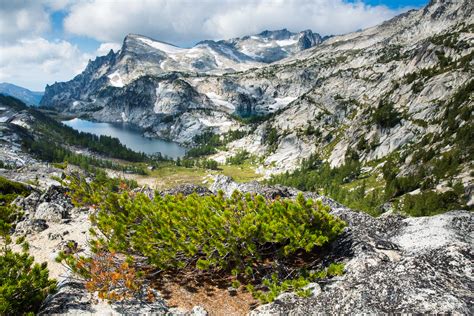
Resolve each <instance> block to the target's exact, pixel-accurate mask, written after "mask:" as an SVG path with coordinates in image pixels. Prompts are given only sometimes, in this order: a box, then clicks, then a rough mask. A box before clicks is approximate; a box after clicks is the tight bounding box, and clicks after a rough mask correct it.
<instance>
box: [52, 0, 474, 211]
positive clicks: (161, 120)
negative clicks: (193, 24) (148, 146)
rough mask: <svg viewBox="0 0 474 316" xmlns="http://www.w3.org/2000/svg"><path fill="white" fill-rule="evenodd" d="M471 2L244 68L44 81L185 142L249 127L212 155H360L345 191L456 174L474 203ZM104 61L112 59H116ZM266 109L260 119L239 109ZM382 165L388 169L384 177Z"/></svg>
mask: <svg viewBox="0 0 474 316" xmlns="http://www.w3.org/2000/svg"><path fill="white" fill-rule="evenodd" d="M473 7H474V4H473V3H472V2H471V1H468V0H433V1H431V2H430V3H429V4H428V5H427V6H426V7H425V8H423V9H420V10H412V11H409V12H407V13H405V14H402V15H400V16H397V17H395V18H393V19H391V20H390V21H387V22H385V23H383V24H381V25H379V26H376V27H373V28H369V29H367V30H363V31H360V32H355V33H350V34H347V35H343V36H336V37H332V38H330V39H327V40H326V41H324V42H322V43H321V44H319V45H316V46H314V47H312V48H309V49H307V50H303V51H301V52H299V53H297V54H296V55H294V56H291V57H288V58H285V59H282V60H280V61H277V62H274V63H271V64H270V65H266V66H263V67H259V68H256V69H249V70H246V71H243V72H229V73H224V74H222V75H217V74H212V73H207V72H202V73H198V74H193V73H189V72H186V73H183V72H168V73H160V74H159V75H153V76H151V75H142V76H140V77H138V78H137V79H135V80H134V81H131V82H130V83H129V84H127V85H125V86H124V87H122V88H118V87H111V86H110V85H109V84H108V79H107V78H106V77H104V76H103V75H102V76H100V74H101V73H105V70H104V71H102V70H101V69H99V68H97V67H95V66H93V65H92V64H90V65H89V66H88V68H87V69H86V71H85V72H84V73H83V74H81V75H80V76H78V78H76V79H74V80H73V81H71V82H69V83H61V84H58V85H54V86H51V87H49V88H48V89H47V91H46V96H45V98H44V99H43V104H44V105H49V106H55V107H56V108H62V109H64V110H65V111H68V112H76V113H86V114H88V115H90V116H92V117H94V118H95V119H98V120H103V121H115V120H119V121H121V120H127V121H129V122H131V123H135V124H137V125H139V126H141V127H142V128H143V129H144V130H145V131H146V133H147V134H148V135H151V136H159V137H167V138H171V139H173V140H176V141H179V142H191V141H192V139H193V136H194V135H197V134H200V133H202V132H204V131H206V130H207V129H211V130H212V131H214V132H215V133H223V132H225V131H227V130H229V129H237V128H241V129H242V128H243V129H245V130H247V131H249V133H248V135H247V136H245V137H243V138H242V139H240V140H238V141H235V142H233V143H231V144H229V145H228V151H226V152H222V153H220V154H218V155H216V156H214V157H213V158H214V159H216V160H218V161H220V162H224V161H225V159H226V158H227V157H229V156H231V155H234V154H236V153H238V152H239V151H242V150H245V151H248V152H250V154H252V155H256V156H260V157H261V159H262V161H263V166H262V168H260V169H259V171H260V172H262V173H264V174H266V175H270V174H274V173H281V172H285V171H291V170H294V169H295V168H297V167H298V166H300V165H301V163H302V159H304V158H310V156H313V161H315V160H318V159H319V160H322V161H326V162H327V163H329V164H330V166H332V167H341V166H345V165H347V163H348V162H351V161H356V162H357V163H358V164H359V165H357V166H358V168H359V170H358V172H355V173H354V174H352V175H351V176H350V177H349V178H347V179H345V180H344V181H343V182H342V183H338V184H341V185H347V186H348V187H347V189H348V190H353V189H354V188H357V187H361V186H362V184H363V183H369V184H370V187H367V189H366V190H364V192H366V191H367V192H368V191H370V190H376V191H375V192H379V191H383V190H385V191H389V190H392V191H394V193H391V194H388V193H387V192H385V193H384V194H387V198H393V197H398V196H401V195H404V194H406V193H409V192H412V193H417V192H419V191H420V190H425V191H426V190H431V189H435V190H437V191H446V190H451V189H453V187H454V186H455V184H456V183H461V184H462V187H463V188H464V189H463V190H464V191H465V192H467V193H466V194H467V196H468V197H470V199H471V200H468V202H469V203H471V204H472V203H474V201H473V200H472V170H473V166H472V161H473V144H472V141H471V140H472V139H474V135H473V122H472V110H473V94H472V90H473V83H472V78H473V51H474V49H473V41H474V34H473V33H474V26H473V25H474V14H473V13H474V8H473ZM246 40H249V39H245V40H243V42H241V43H245V41H246ZM238 45H244V44H236V46H238ZM125 46H126V45H125ZM125 50H126V49H124V50H123V51H125ZM101 58H103V60H104V62H102V61H101V62H102V63H103V64H107V62H109V60H112V59H113V58H114V56H113V55H110V54H109V56H106V57H101ZM141 60H142V59H141V57H138V56H136V58H135V59H134V58H132V57H130V59H129V62H130V63H133V62H136V63H138V62H141ZM114 65H115V64H114ZM127 67H128V66H127ZM127 67H126V66H124V67H122V68H121V69H134V68H133V67H132V66H130V67H128V68H127ZM87 78H97V79H94V80H89V79H87ZM83 79H84V81H82V80H83ZM99 83H100V84H99ZM73 86H74V87H75V88H74V89H72V87H73ZM269 113H270V114H271V116H269V117H267V118H266V120H264V122H262V123H259V124H257V125H256V126H244V124H243V123H241V122H240V121H239V120H238V119H236V117H235V115H240V116H242V117H245V116H255V115H267V114H269ZM315 157H318V159H315ZM384 164H389V165H390V166H392V167H391V168H388V167H386V168H385V171H386V172H385V174H384V172H383V169H384V168H383V166H384ZM387 169H390V170H387ZM306 173H307V172H304V173H303V174H306ZM364 177H365V178H366V180H364V181H363V180H362V178H364ZM399 178H407V179H411V180H406V181H405V180H403V181H405V182H407V183H401V182H400V181H402V180H398V179H399ZM394 179H397V180H396V181H395V180H394ZM410 181H411V182H413V183H409V182H410ZM307 182H308V183H309V182H310V181H307ZM349 185H352V187H350V186H349ZM364 185H365V184H364ZM386 185H388V187H385V186H386ZM391 187H393V188H391ZM312 189H314V188H312ZM417 190H418V191H417Z"/></svg>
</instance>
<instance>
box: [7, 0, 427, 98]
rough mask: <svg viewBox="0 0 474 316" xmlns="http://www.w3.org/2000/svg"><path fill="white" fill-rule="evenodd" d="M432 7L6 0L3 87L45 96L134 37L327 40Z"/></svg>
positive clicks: (337, 0) (290, 1)
mask: <svg viewBox="0 0 474 316" xmlns="http://www.w3.org/2000/svg"><path fill="white" fill-rule="evenodd" d="M427 2H428V0H398V1H396V0H76V1H72V0H0V82H10V83H13V84H16V85H19V86H23V87H25V88H28V89H30V90H35V91H42V90H44V88H45V86H46V84H52V83H54V82H56V81H58V82H59V81H67V80H70V79H72V78H73V77H74V76H75V75H77V74H79V73H80V72H81V71H82V70H83V69H84V67H85V66H86V65H87V62H88V60H90V59H94V58H95V57H96V56H101V55H105V54H107V53H108V51H109V50H110V49H113V50H114V51H117V50H119V49H120V46H121V43H122V41H123V38H124V37H125V36H126V35H127V34H129V33H136V34H142V35H146V36H149V37H151V38H154V39H157V40H161V41H165V42H168V43H172V44H175V45H178V46H181V47H190V46H192V45H194V44H195V43H196V42H198V41H201V40H204V39H228V38H233V37H239V36H244V35H251V34H257V33H260V32H261V31H264V30H276V29H282V28H287V29H289V30H290V31H293V32H298V31H301V30H306V29H311V30H312V31H313V32H317V33H320V34H321V35H336V34H343V33H348V32H352V31H356V30H359V29H364V28H367V27H370V26H374V25H377V24H379V23H381V22H382V21H385V20H388V19H390V18H391V17H393V16H395V15H397V14H399V13H401V12H404V11H407V10H410V9H413V8H419V7H422V6H424V5H426V3H427Z"/></svg>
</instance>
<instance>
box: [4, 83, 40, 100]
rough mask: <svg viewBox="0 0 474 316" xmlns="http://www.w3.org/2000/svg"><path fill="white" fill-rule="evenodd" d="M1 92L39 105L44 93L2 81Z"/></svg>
mask: <svg viewBox="0 0 474 316" xmlns="http://www.w3.org/2000/svg"><path fill="white" fill-rule="evenodd" d="M0 93H2V94H5V95H9V96H12V97H15V98H17V99H20V100H21V101H23V102H25V103H26V104H28V105H33V106H37V105H39V103H40V101H41V98H42V97H43V94H44V93H43V92H38V91H31V90H28V89H26V88H23V87H20V86H16V85H14V84H11V83H7V82H2V83H0Z"/></svg>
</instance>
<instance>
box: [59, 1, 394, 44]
mask: <svg viewBox="0 0 474 316" xmlns="http://www.w3.org/2000/svg"><path fill="white" fill-rule="evenodd" d="M397 13H398V11H394V10H390V9H388V8H387V7H385V6H368V5H365V4H363V3H362V2H355V3H347V2H345V1H343V0H240V1H237V0H203V1H191V0H173V1H170V0H156V1H151V0H134V1H127V0H116V1H101V0H90V1H87V2H79V3H76V4H75V5H72V6H71V7H70V13H69V15H68V16H67V17H66V19H65V22H64V26H65V29H66V30H67V31H69V32H71V33H73V34H78V35H84V36H89V37H92V38H95V39H97V40H99V41H112V42H120V41H122V40H123V38H124V36H125V35H126V34H128V33H138V34H143V35H147V36H150V37H153V38H156V39H159V40H163V41H167V42H171V43H178V44H180V43H190V42H193V41H198V40H202V39H217V38H231V37H236V36H242V35H248V34H254V33H257V32H260V31H262V30H264V29H281V28H288V29H290V30H293V31H300V30H303V29H312V30H313V31H315V32H319V33H321V34H340V33H346V32H349V31H355V30H357V29H360V28H365V27H369V26H373V25H376V24H378V23H380V22H382V21H384V20H387V19H388V18H390V17H392V16H394V15H395V14H397Z"/></svg>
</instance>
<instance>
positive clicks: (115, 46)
mask: <svg viewBox="0 0 474 316" xmlns="http://www.w3.org/2000/svg"><path fill="white" fill-rule="evenodd" d="M121 47H122V44H120V43H110V42H109V43H102V44H100V46H99V48H97V51H96V55H97V56H104V55H107V54H108V53H109V52H110V50H113V51H114V52H115V53H116V52H118V51H119V50H120V48H121Z"/></svg>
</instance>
